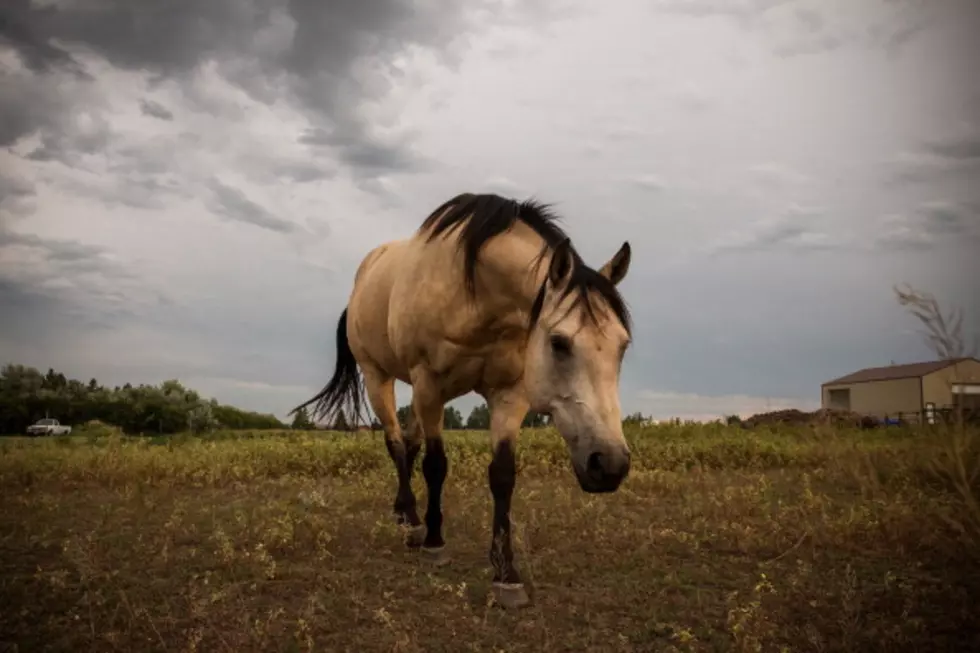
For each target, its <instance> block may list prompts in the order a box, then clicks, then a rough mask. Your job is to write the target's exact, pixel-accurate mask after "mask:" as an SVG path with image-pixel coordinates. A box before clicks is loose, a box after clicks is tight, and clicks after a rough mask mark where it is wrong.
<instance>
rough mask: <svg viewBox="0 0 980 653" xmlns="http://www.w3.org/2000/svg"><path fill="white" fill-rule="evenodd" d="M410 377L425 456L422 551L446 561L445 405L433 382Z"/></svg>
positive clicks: (435, 559) (434, 558)
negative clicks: (443, 512) (443, 422)
mask: <svg viewBox="0 0 980 653" xmlns="http://www.w3.org/2000/svg"><path fill="white" fill-rule="evenodd" d="M420 377H421V378H418V379H416V378H413V379H412V407H413V409H414V412H415V417H416V419H417V420H418V427H419V431H421V435H422V437H423V438H424V439H425V456H424V457H423V458H422V475H423V476H424V477H425V485H426V488H427V490H428V502H427V505H426V509H425V541H424V542H423V543H422V551H423V553H426V554H428V555H429V556H430V557H431V558H432V560H433V561H435V562H437V563H442V562H445V561H446V558H445V557H444V556H443V547H445V545H446V541H445V540H444V539H443V537H442V486H443V484H444V483H445V480H446V474H447V473H448V472H449V459H448V458H446V450H445V448H444V446H443V441H442V420H443V411H444V409H445V404H444V402H443V401H442V398H441V397H440V396H439V392H438V388H437V387H436V386H435V384H432V383H429V382H428V381H427V379H426V378H425V377H424V375H420Z"/></svg>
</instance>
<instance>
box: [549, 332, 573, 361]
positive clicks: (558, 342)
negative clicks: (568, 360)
mask: <svg viewBox="0 0 980 653" xmlns="http://www.w3.org/2000/svg"><path fill="white" fill-rule="evenodd" d="M551 351H552V352H554V353H555V355H557V356H568V355H569V354H571V353H572V342H571V341H570V340H569V339H568V338H566V337H565V336H557V335H556V336H551Z"/></svg>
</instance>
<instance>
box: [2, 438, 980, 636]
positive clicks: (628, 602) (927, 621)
mask: <svg viewBox="0 0 980 653" xmlns="http://www.w3.org/2000/svg"><path fill="white" fill-rule="evenodd" d="M630 439H631V441H632V444H633V447H634V451H635V453H634V460H635V468H634V472H633V473H632V474H631V476H630V479H629V480H628V481H627V483H626V484H625V486H624V488H623V489H622V490H621V491H620V492H619V493H617V494H615V495H606V496H598V497H597V496H588V495H585V494H583V493H582V492H581V491H579V489H578V487H577V486H576V485H575V481H574V479H573V477H572V475H571V473H570V472H569V471H568V463H567V457H566V454H565V452H564V449H563V445H562V443H561V441H560V439H559V438H558V436H557V435H556V434H555V433H554V432H552V431H548V430H543V431H540V432H533V433H532V432H528V433H525V434H524V435H523V436H522V441H521V446H520V450H519V452H520V453H519V455H520V467H521V474H520V477H519V481H518V490H517V495H516V497H515V504H514V519H515V521H516V523H517V528H518V540H517V550H518V556H519V564H520V565H521V568H522V570H523V571H524V572H525V575H526V576H527V579H528V580H529V582H530V583H533V587H532V588H531V589H532V596H533V598H534V604H533V605H532V606H531V607H530V608H528V609H526V610H524V611H521V612H520V613H516V614H514V613H506V612H502V611H500V610H499V609H497V608H495V607H493V606H490V605H488V601H487V592H488V589H489V568H488V561H487V549H488V546H489V528H490V508H491V501H490V496H489V490H488V489H487V485H486V465H487V464H488V463H489V453H488V451H487V437H486V435H485V434H479V433H460V434H449V435H448V436H447V440H448V445H447V450H448V454H449V457H450V476H449V480H448V482H447V486H446V490H445V514H446V520H447V521H446V535H447V540H448V546H449V549H450V550H451V552H452V553H451V555H452V558H453V561H452V564H450V565H449V566H447V567H441V568H438V569H435V568H430V567H428V566H427V565H426V564H425V562H424V561H423V560H420V559H419V556H418V554H416V553H413V552H411V551H408V550H406V549H404V548H403V546H402V544H401V539H400V535H399V533H398V531H397V530H396V527H395V526H394V525H392V524H391V523H390V522H389V519H388V516H389V512H390V505H391V501H392V499H393V493H394V471H393V469H392V467H391V464H390V462H389V461H388V460H387V457H386V454H385V451H384V446H383V445H382V443H381V440H380V435H378V434H375V435H374V436H373V437H372V436H370V435H360V436H353V435H338V434H326V435H309V434H303V435H295V434H289V433H282V434H273V435H258V434H248V433H226V434H219V436H218V437H213V438H209V439H207V440H202V439H197V438H191V437H184V436H180V437H177V438H172V439H170V440H169V441H157V442H154V441H149V440H137V439H129V438H123V437H118V436H110V437H105V438H94V437H93V438H88V439H86V438H66V439H47V440H31V441H28V440H22V439H17V438H5V439H3V440H2V444H0V447H2V451H0V490H2V492H3V500H4V503H5V506H4V510H3V511H2V512H0V564H2V565H3V573H2V579H0V583H2V585H0V605H2V611H0V650H4V651H19V652H27V651H30V652H31V653H34V652H41V651H49V650H50V651H113V650H123V651H157V650H160V651H162V650H167V651H178V650H187V651H194V650H197V651H308V650H317V651H336V652H340V651H580V650H583V651H584V650H589V651H661V650H679V651H688V650H690V651H703V650H747V651H769V650H772V651H780V650H793V651H837V650H852V651H880V650H894V651H899V650H901V651H952V650H968V649H969V648H971V647H972V648H974V650H976V647H978V646H980V638H978V634H977V633H978V631H980V610H978V608H977V600H978V599H980V565H978V563H980V547H978V543H980V512H978V511H980V509H978V504H977V498H978V496H980V493H978V478H977V472H978V470H980V464H978V455H980V451H978V447H977V446H975V445H976V443H977V442H978V441H980V434H978V433H972V432H971V433H966V434H959V435H957V436H955V437H954V435H952V434H949V433H936V432H933V433H929V434H926V433H919V434H917V433H915V432H912V431H898V430H894V429H889V430H888V431H887V432H878V433H868V432H857V431H855V432H831V431H826V430H824V431H813V430H807V431H801V430H797V431H786V432H765V433H748V432H745V431H742V430H739V429H734V428H732V429H726V428H724V427H719V426H704V427H699V426H682V427H672V428H666V427H655V428H649V429H646V430H644V431H637V432H634V433H632V434H630ZM954 444H955V445H956V446H953V445H954ZM419 476H420V475H418V474H417V475H416V487H417V492H418V494H419V497H420V500H421V501H424V484H423V483H422V481H421V478H419ZM423 505H424V503H423Z"/></svg>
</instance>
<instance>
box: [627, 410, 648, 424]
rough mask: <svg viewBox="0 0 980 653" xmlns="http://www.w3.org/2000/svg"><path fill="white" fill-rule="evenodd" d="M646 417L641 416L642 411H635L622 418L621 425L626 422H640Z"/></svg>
mask: <svg viewBox="0 0 980 653" xmlns="http://www.w3.org/2000/svg"><path fill="white" fill-rule="evenodd" d="M645 419H646V418H645V417H643V413H641V412H640V411H636V412H635V413H632V414H630V415H627V416H626V417H624V418H623V425H626V424H642V423H643V422H644V420H645Z"/></svg>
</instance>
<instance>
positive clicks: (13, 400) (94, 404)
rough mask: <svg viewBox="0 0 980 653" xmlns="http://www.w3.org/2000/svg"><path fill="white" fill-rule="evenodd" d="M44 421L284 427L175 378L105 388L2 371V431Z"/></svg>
mask: <svg viewBox="0 0 980 653" xmlns="http://www.w3.org/2000/svg"><path fill="white" fill-rule="evenodd" d="M44 417H51V418H54V419H57V420H58V421H59V422H61V423H62V424H69V425H79V424H84V423H85V422H88V421H91V420H98V421H100V422H104V423H106V424H112V425H114V426H118V427H119V428H121V429H122V430H123V431H125V432H126V433H146V434H150V433H165V434H169V433H177V432H180V431H192V432H202V431H207V430H211V429H215V428H226V429H282V428H286V425H285V424H283V423H282V422H281V421H279V419H278V418H276V417H275V416H274V415H268V414H262V413H256V412H250V411H245V410H241V409H239V408H235V407H234V406H227V405H223V404H219V403H218V402H217V401H216V400H214V399H204V398H202V397H201V396H200V395H199V394H198V393H197V392H196V391H195V390H191V389H189V388H185V387H184V386H183V385H181V383H180V382H179V381H176V380H170V381H164V382H163V383H161V384H160V385H143V384H141V385H137V386H133V385H130V384H129V383H127V384H125V385H123V386H116V387H113V388H109V387H105V386H103V385H102V384H100V383H99V382H98V381H97V380H95V379H91V380H89V381H88V383H85V382H82V381H79V380H77V379H69V378H67V377H66V376H65V375H64V374H62V373H61V372H55V371H54V370H53V369H49V370H48V371H47V373H46V374H42V373H41V372H40V371H39V370H37V369H36V368H33V367H28V366H26V365H18V364H8V365H4V366H3V367H2V368H0V433H23V432H24V431H25V430H26V429H27V427H28V426H30V425H31V424H33V423H35V422H36V421H37V420H39V419H42V418H44Z"/></svg>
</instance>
